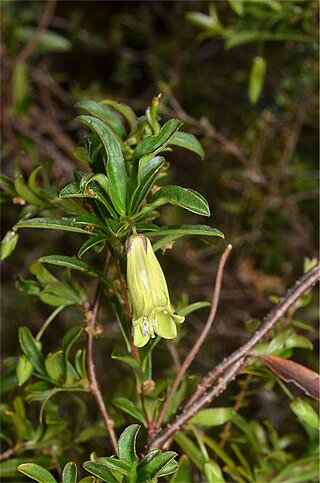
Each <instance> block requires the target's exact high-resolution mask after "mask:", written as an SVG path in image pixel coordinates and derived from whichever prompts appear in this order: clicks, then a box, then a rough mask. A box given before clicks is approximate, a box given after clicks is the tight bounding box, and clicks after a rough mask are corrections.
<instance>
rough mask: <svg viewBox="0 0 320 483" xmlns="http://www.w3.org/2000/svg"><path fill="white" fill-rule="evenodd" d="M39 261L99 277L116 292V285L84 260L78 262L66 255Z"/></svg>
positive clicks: (51, 256) (49, 256) (50, 256)
mask: <svg viewBox="0 0 320 483" xmlns="http://www.w3.org/2000/svg"><path fill="white" fill-rule="evenodd" d="M39 260H40V262H42V263H49V264H51V265H58V266H59V267H66V268H71V269H73V270H78V271H80V272H83V273H86V274H87V275H91V276H94V277H97V278H99V280H100V281H101V282H102V283H103V284H104V285H106V286H107V287H108V288H110V289H111V290H113V291H114V292H115V287H114V285H113V284H112V282H111V281H110V280H109V279H108V278H107V277H106V276H105V275H104V274H103V273H102V272H100V271H99V270H95V269H93V268H92V267H91V265H89V264H88V263H86V262H83V261H82V260H77V259H76V258H73V257H67V256H65V255H48V256H47V257H41V258H40V259H39Z"/></svg>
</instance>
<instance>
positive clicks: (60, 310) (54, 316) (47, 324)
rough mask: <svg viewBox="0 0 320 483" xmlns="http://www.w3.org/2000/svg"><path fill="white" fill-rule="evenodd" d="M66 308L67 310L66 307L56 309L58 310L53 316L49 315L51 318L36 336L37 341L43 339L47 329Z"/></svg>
mask: <svg viewBox="0 0 320 483" xmlns="http://www.w3.org/2000/svg"><path fill="white" fill-rule="evenodd" d="M65 308H66V305H61V306H60V307H58V308H56V310H54V311H53V312H52V314H50V315H49V317H48V318H47V320H46V321H45V322H44V324H43V326H42V327H41V329H40V330H39V332H38V334H37V336H36V340H38V341H39V340H40V339H41V337H42V336H43V334H44V332H45V331H46V330H47V328H48V327H49V325H50V324H51V322H52V321H53V319H55V318H56V317H57V315H58V314H60V312H62V310H63V309H65Z"/></svg>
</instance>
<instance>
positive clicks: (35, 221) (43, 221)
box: [14, 218, 91, 235]
mask: <svg viewBox="0 0 320 483" xmlns="http://www.w3.org/2000/svg"><path fill="white" fill-rule="evenodd" d="M14 228H15V229H16V230H18V229H19V228H45V229H49V230H64V231H72V232H75V233H85V234H86V235H90V233H91V232H88V231H87V230H84V229H83V228H80V227H79V226H77V225H75V224H74V222H73V219H68V220H67V219H61V220H58V219H56V218H30V219H28V220H20V221H18V223H16V225H15V226H14Z"/></svg>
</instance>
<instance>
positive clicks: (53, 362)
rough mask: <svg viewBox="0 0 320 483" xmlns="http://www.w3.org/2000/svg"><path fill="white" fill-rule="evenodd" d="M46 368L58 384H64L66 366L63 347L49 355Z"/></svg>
mask: <svg viewBox="0 0 320 483" xmlns="http://www.w3.org/2000/svg"><path fill="white" fill-rule="evenodd" d="M44 364H45V368H46V371H47V373H48V376H49V377H50V378H51V379H52V380H53V382H54V383H56V384H62V382H63V381H64V378H65V373H66V367H65V362H64V357H63V352H62V350H61V349H58V350H56V351H55V352H52V353H50V354H48V355H47V357H46V359H45V361H44Z"/></svg>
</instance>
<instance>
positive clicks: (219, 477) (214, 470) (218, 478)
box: [203, 461, 225, 483]
mask: <svg viewBox="0 0 320 483" xmlns="http://www.w3.org/2000/svg"><path fill="white" fill-rule="evenodd" d="M203 472H204V476H205V477H206V481H207V482H208V483H224V482H225V479H224V478H223V474H222V471H221V468H220V466H219V465H218V463H216V462H215V461H208V462H207V463H205V465H204V467H203Z"/></svg>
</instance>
